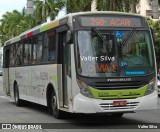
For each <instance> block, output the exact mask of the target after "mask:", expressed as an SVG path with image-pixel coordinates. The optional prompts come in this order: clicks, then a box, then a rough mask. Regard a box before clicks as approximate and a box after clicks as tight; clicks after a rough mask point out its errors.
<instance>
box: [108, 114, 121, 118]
mask: <svg viewBox="0 0 160 132" xmlns="http://www.w3.org/2000/svg"><path fill="white" fill-rule="evenodd" d="M123 114H124V113H113V114H111V116H112V117H118V118H120V117H122V116H123Z"/></svg>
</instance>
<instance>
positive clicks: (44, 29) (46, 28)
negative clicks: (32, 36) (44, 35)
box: [40, 25, 49, 32]
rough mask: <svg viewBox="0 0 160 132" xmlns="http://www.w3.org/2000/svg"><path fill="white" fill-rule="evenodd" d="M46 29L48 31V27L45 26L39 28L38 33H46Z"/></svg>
mask: <svg viewBox="0 0 160 132" xmlns="http://www.w3.org/2000/svg"><path fill="white" fill-rule="evenodd" d="M48 29H49V27H48V25H45V26H43V27H41V28H40V32H44V31H47V30H48Z"/></svg>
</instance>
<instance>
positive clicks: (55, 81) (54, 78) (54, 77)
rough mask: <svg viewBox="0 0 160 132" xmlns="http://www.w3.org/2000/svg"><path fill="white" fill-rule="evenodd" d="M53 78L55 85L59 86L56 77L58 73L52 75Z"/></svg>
mask: <svg viewBox="0 0 160 132" xmlns="http://www.w3.org/2000/svg"><path fill="white" fill-rule="evenodd" d="M52 80H53V81H54V84H55V87H56V88H57V77H56V75H53V76H52Z"/></svg>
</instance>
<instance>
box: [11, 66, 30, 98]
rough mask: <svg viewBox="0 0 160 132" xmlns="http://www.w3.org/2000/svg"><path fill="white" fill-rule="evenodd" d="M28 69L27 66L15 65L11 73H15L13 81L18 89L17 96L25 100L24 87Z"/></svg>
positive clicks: (25, 87)
mask: <svg viewBox="0 0 160 132" xmlns="http://www.w3.org/2000/svg"><path fill="white" fill-rule="evenodd" d="M28 72H29V69H28V68H27V67H16V68H15V70H14V72H13V74H15V78H14V79H15V81H16V83H17V85H18V89H19V98H20V99H23V100H27V96H26V93H27V91H26V89H27V78H28V75H27V73H28Z"/></svg>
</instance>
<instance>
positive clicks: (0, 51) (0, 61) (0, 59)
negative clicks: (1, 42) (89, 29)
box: [0, 47, 3, 76]
mask: <svg viewBox="0 0 160 132" xmlns="http://www.w3.org/2000/svg"><path fill="white" fill-rule="evenodd" d="M2 75H3V47H0V76H2Z"/></svg>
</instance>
